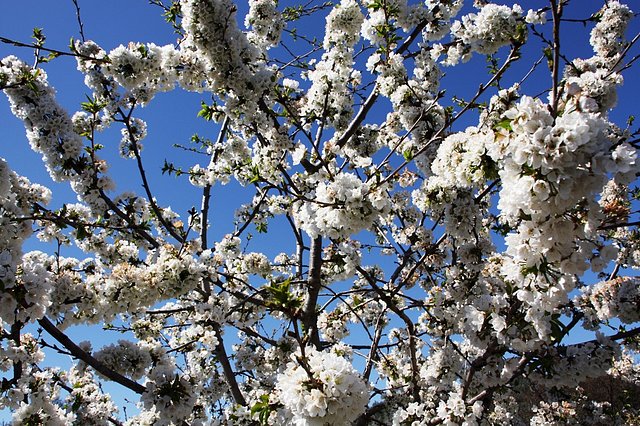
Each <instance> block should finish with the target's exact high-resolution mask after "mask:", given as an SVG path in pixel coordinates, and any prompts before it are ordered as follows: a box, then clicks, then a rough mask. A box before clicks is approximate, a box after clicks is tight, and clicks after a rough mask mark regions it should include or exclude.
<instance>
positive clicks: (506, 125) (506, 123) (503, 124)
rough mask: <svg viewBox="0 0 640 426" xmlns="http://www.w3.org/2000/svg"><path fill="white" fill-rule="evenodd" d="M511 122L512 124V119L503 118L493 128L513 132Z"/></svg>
mask: <svg viewBox="0 0 640 426" xmlns="http://www.w3.org/2000/svg"><path fill="white" fill-rule="evenodd" d="M511 122H512V120H511V119H509V118H503V119H502V120H500V121H498V122H497V123H496V124H495V125H494V126H493V129H494V130H498V129H505V130H508V131H509V132H512V131H513V128H512V127H511Z"/></svg>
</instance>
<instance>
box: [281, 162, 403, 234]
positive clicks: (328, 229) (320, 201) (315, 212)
mask: <svg viewBox="0 0 640 426" xmlns="http://www.w3.org/2000/svg"><path fill="white" fill-rule="evenodd" d="M383 188H384V187H383V186H382V185H378V187H377V188H376V187H375V183H374V182H362V181H361V180H360V178H358V176H356V175H354V174H351V173H340V174H338V175H336V176H335V177H333V179H332V180H330V181H329V182H326V181H321V182H319V183H318V185H317V187H316V189H315V193H314V194H312V197H313V198H312V199H311V200H309V201H305V202H296V203H295V204H294V206H293V215H294V218H295V220H296V222H297V223H298V226H300V228H302V229H304V230H305V232H306V233H307V234H309V235H310V236H311V237H315V236H318V235H322V236H326V237H329V238H333V239H342V238H346V237H349V236H350V235H353V234H355V233H357V232H359V231H361V230H363V229H369V228H371V226H372V225H373V223H374V221H376V220H378V219H380V217H381V216H383V215H384V214H385V213H386V212H387V211H388V209H389V207H390V206H389V200H388V199H387V198H386V197H385V193H384V189H383Z"/></svg>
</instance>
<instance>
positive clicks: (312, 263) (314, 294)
mask: <svg viewBox="0 0 640 426" xmlns="http://www.w3.org/2000/svg"><path fill="white" fill-rule="evenodd" d="M321 268H322V237H320V236H318V237H315V238H314V239H313V241H312V242H311V251H310V253H309V278H308V280H307V285H308V292H309V295H308V297H307V302H306V304H305V306H304V311H303V313H302V325H303V326H304V330H305V333H306V334H307V336H309V340H310V342H311V344H312V345H314V346H315V347H316V348H320V334H319V333H318V324H317V322H316V320H317V316H316V305H317V303H318V294H319V293H320V286H321V284H322V282H321V279H320V273H321Z"/></svg>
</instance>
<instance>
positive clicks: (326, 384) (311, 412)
mask: <svg viewBox="0 0 640 426" xmlns="http://www.w3.org/2000/svg"><path fill="white" fill-rule="evenodd" d="M291 359H292V361H291V362H289V363H288V364H287V367H286V370H285V372H284V373H282V374H279V375H278V382H277V383H276V390H277V392H278V399H279V400H280V402H281V403H282V404H283V405H284V406H285V408H286V409H287V410H289V411H290V412H291V413H292V414H293V422H294V424H296V425H299V426H312V425H317V426H324V425H328V424H330V425H345V426H346V425H349V424H351V422H353V421H354V420H355V419H356V418H357V417H358V416H359V415H360V414H362V413H363V412H364V409H365V407H366V405H367V402H368V401H369V391H368V389H367V385H366V384H365V383H364V381H363V380H362V378H361V377H360V376H359V375H358V373H357V372H356V370H355V369H354V368H353V367H352V366H351V364H350V363H349V362H347V360H345V359H344V358H342V357H340V356H338V355H335V354H334V353H331V352H320V351H317V350H315V349H313V348H305V353H304V355H302V354H301V353H296V354H294V355H292V357H291Z"/></svg>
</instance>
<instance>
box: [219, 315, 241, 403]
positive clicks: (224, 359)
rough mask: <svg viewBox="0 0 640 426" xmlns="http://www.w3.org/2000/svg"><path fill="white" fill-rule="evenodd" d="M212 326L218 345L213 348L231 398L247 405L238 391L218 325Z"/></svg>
mask: <svg viewBox="0 0 640 426" xmlns="http://www.w3.org/2000/svg"><path fill="white" fill-rule="evenodd" d="M214 328H215V331H216V337H217V338H218V345H217V346H216V348H215V355H216V358H217V359H218V361H219V362H220V365H221V366H222V371H223V373H224V377H225V380H226V381H227V385H228V386H229V390H230V391H231V395H232V396H233V400H234V401H235V403H236V404H238V405H242V406H245V405H247V401H246V400H245V399H244V395H242V392H241V391H240V387H239V386H238V381H237V380H236V375H235V373H234V371H233V368H231V363H230V362H229V356H228V355H227V351H226V349H225V348H224V341H223V340H222V334H221V333H220V326H218V325H216V326H215V327H214Z"/></svg>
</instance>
